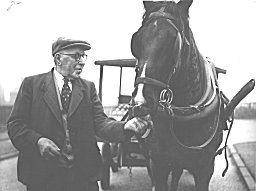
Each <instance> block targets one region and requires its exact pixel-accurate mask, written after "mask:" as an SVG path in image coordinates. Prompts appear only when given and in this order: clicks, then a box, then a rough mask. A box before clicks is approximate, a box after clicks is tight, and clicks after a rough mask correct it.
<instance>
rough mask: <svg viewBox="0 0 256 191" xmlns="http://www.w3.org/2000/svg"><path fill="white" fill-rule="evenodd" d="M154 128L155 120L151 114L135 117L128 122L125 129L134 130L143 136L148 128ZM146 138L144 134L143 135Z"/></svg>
mask: <svg viewBox="0 0 256 191" xmlns="http://www.w3.org/2000/svg"><path fill="white" fill-rule="evenodd" d="M152 128H153V121H152V120H151V116H150V115H146V116H144V117H134V118H132V119H130V120H129V121H127V122H126V124H125V125H124V129H125V130H130V131H133V132H134V133H135V134H137V135H140V136H143V135H144V134H145V133H146V131H147V130H148V129H152ZM143 138H144V136H143Z"/></svg>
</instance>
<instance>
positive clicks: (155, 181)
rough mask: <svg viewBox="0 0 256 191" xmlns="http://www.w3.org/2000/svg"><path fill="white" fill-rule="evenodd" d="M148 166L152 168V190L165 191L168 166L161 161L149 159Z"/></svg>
mask: <svg viewBox="0 0 256 191" xmlns="http://www.w3.org/2000/svg"><path fill="white" fill-rule="evenodd" d="M150 167H151V170H152V171H151V172H152V175H151V176H152V178H151V180H152V191H167V190H168V184H167V180H168V176H169V173H170V168H169V166H168V165H167V164H163V163H161V161H153V160H152V159H150Z"/></svg>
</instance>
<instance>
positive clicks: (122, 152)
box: [95, 59, 146, 189]
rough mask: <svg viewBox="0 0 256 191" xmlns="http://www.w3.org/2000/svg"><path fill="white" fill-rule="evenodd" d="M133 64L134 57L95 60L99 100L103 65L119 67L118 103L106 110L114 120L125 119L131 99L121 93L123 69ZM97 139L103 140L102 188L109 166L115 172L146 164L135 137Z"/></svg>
mask: <svg viewBox="0 0 256 191" xmlns="http://www.w3.org/2000/svg"><path fill="white" fill-rule="evenodd" d="M135 64H136V60H135V59H117V60H102V61H95V65H98V66H100V78H99V97H100V99H101V100H102V95H103V92H102V84H103V74H104V67H106V66H114V67H119V68H120V72H119V74H120V76H119V95H118V104H117V105H115V106H113V107H112V108H111V109H109V108H108V112H106V113H107V114H108V116H109V117H111V118H114V119H116V120H125V116H124V115H125V114H126V112H127V110H128V103H129V101H130V99H131V96H130V95H123V94H122V88H123V86H122V85H123V83H122V82H123V79H122V75H123V70H125V68H127V67H130V68H131V67H135ZM134 74H135V72H134ZM131 76H132V75H131ZM130 81H131V83H133V81H134V79H132V78H131V80H130ZM109 110H110V111H109ZM99 141H102V142H103V146H102V159H103V170H102V180H101V187H102V189H108V188H109V186H110V167H112V171H113V172H115V171H117V170H118V168H121V167H128V168H130V170H131V167H135V166H145V165H146V164H145V163H146V159H145V157H144V156H143V155H142V153H141V149H140V144H139V143H138V140H137V139H136V138H135V137H132V139H131V140H129V141H127V142H125V143H119V144H118V143H109V142H106V141H104V140H100V139H99ZM112 147H116V154H115V153H114V152H113V148H112ZM111 148H112V149H111ZM113 165H114V167H113ZM115 165H116V166H115Z"/></svg>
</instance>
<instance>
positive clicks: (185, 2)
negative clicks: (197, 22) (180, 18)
mask: <svg viewBox="0 0 256 191" xmlns="http://www.w3.org/2000/svg"><path fill="white" fill-rule="evenodd" d="M192 3H193V0H180V1H179V2H178V3H177V4H178V5H179V6H180V8H181V9H182V11H183V13H185V14H186V15H189V14H188V13H189V7H190V6H191V5H192Z"/></svg>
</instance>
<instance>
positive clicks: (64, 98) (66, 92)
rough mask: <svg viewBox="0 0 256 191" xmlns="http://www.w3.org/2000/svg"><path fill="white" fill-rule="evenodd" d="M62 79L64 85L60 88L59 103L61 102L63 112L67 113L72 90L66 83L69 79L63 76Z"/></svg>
mask: <svg viewBox="0 0 256 191" xmlns="http://www.w3.org/2000/svg"><path fill="white" fill-rule="evenodd" d="M63 80H64V85H63V87H62V90H61V104H62V107H63V111H64V113H68V107H69V104H70V100H71V93H72V91H71V89H70V87H69V85H68V82H69V81H70V80H69V79H68V78H66V77H64V78H63Z"/></svg>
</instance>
